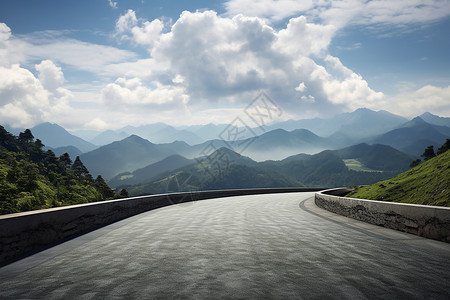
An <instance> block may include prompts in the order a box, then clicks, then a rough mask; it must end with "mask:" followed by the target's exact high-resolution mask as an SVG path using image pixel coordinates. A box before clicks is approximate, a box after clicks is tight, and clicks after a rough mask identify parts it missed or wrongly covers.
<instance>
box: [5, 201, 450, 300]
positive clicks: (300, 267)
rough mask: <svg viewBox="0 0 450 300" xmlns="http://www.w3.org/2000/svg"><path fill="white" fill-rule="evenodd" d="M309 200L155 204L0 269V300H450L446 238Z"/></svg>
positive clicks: (449, 264) (449, 248)
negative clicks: (381, 224) (385, 225)
mask: <svg viewBox="0 0 450 300" xmlns="http://www.w3.org/2000/svg"><path fill="white" fill-rule="evenodd" d="M313 195H314V194H313V193H288V194H272V195H252V196H240V197H228V198H220V199H212V200H204V201H197V202H193V203H185V204H182V205H174V206H170V207H165V208H161V209H157V210H153V211H149V212H146V213H143V214H140V215H137V216H134V217H131V218H128V219H126V220H123V221H120V222H117V223H114V224H112V225H109V226H106V227H103V228H101V229H99V230H96V231H93V232H91V233H88V234H85V235H83V236H80V237H78V238H76V239H72V240H70V241H68V242H66V243H63V244H60V245H58V246H56V247H53V248H50V249H47V250H45V251H43V252H40V253H38V254H35V255H33V256H30V257H28V258H25V259H22V260H20V261H17V262H16V263H13V264H10V265H8V266H5V267H3V268H1V269H0V298H1V299H44V298H45V299H51V298H53V299H55V298H56V299H57V298H59V299H123V298H134V299H149V298H151V299H167V298H191V299H205V298H222V299H228V298H232V299H236V298H247V299H248V298H252V299H255V298H259V299H270V298H272V299H281V298H284V299H286V298H288V299H311V298H313V299H314V298H334V299H345V298H347V299H364V298H367V299H373V298H383V299H432V298H434V299H449V298H450V245H449V244H445V243H442V242H437V241H432V240H427V239H423V238H420V237H417V236H413V235H410V234H406V233H401V232H397V231H393V230H389V229H385V228H381V227H377V226H373V225H369V224H365V223H361V222H359V221H355V220H351V219H347V218H344V217H341V216H337V215H334V214H332V213H329V212H326V211H324V210H322V209H320V208H318V207H316V206H315V205H314V203H313V199H312V197H313Z"/></svg>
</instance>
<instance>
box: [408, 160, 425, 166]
mask: <svg viewBox="0 0 450 300" xmlns="http://www.w3.org/2000/svg"><path fill="white" fill-rule="evenodd" d="M421 161H422V160H420V159H419V158H418V159H416V160H413V161H412V162H411V163H410V164H409V167H410V168H414V167H416V166H418V165H419V164H420V162H421Z"/></svg>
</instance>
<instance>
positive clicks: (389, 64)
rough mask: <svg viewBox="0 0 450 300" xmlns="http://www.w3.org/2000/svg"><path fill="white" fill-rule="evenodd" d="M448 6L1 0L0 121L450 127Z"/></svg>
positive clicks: (84, 126)
mask: <svg viewBox="0 0 450 300" xmlns="http://www.w3.org/2000/svg"><path fill="white" fill-rule="evenodd" d="M449 32H450V1H448V0H395V1H388V0H372V1H367V0H336V1H331V0H301V1H299V0H297V1H294V0H228V1H200V0H199V1H167V0H153V1H150V0H136V1H122V0H116V1H113V0H95V1H92V0H81V1H66V0H46V1H28V0H2V1H0V123H1V124H8V125H10V126H12V127H19V128H31V127H33V126H34V125H37V124H40V123H42V122H52V123H57V124H59V125H61V126H63V127H65V128H66V129H69V130H106V129H118V128H121V127H124V126H127V125H133V126H138V125H144V124H149V123H156V122H164V123H167V124H171V125H175V126H182V125H194V124H207V123H216V124H219V123H229V122H232V120H234V119H235V118H236V117H239V116H242V115H243V112H244V111H245V109H246V108H248V107H249V106H251V105H254V106H255V108H256V109H257V108H258V104H257V101H255V100H257V99H258V95H260V93H261V92H264V93H265V95H267V96H268V97H269V99H270V100H271V101H270V103H271V105H272V106H273V108H275V106H276V109H277V111H279V112H280V113H277V114H274V116H273V119H272V120H271V121H273V122H276V121H283V120H287V119H301V118H314V117H331V116H333V115H335V114H338V113H342V112H350V111H353V110H355V109H357V108H360V107H366V108H370V109H373V110H387V111H389V112H392V113H395V114H399V115H402V116H406V117H414V116H417V115H420V114H422V113H424V112H427V111H428V112H431V113H434V114H437V115H440V116H444V117H450V39H449V36H448V34H449Z"/></svg>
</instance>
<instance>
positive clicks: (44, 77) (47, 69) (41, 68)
mask: <svg viewBox="0 0 450 300" xmlns="http://www.w3.org/2000/svg"><path fill="white" fill-rule="evenodd" d="M35 68H36V70H37V71H38V72H39V81H40V82H41V84H42V85H43V86H44V88H45V89H47V90H49V91H56V89H57V88H58V87H60V86H61V85H62V84H63V83H64V74H63V72H62V71H61V68H60V67H57V66H56V65H55V64H54V63H53V62H52V61H51V60H48V59H47V60H43V61H42V62H41V63H40V64H38V65H36V66H35Z"/></svg>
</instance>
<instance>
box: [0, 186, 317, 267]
mask: <svg viewBox="0 0 450 300" xmlns="http://www.w3.org/2000/svg"><path fill="white" fill-rule="evenodd" d="M317 190H319V189H314V188H280V189H246V190H222V191H201V192H191V193H174V194H165V195H153V196H143V197H135V198H127V199H118V200H109V201H102V202H95V203H88V204H80V205H71V206H65V207H58V208H50V209H43V210H37V211H30V212H23V213H17V214H10V215H3V216H0V266H1V265H5V264H7V263H9V262H11V261H13V260H15V259H17V258H20V257H22V256H24V255H27V254H29V253H31V252H33V251H39V250H40V249H43V247H46V246H48V245H51V244H54V243H58V242H61V241H63V240H65V239H68V238H71V237H74V236H77V235H80V234H82V233H85V232H88V231H91V230H95V229H97V228H99V227H101V226H105V225H108V224H111V223H113V222H116V221H119V220H122V219H124V218H127V217H130V216H133V215H136V214H139V213H142V212H145V211H149V210H152V209H156V208H160V207H164V206H167V205H172V204H178V203H183V202H191V201H196V200H203V199H209V198H220V197H229V196H240V195H251V194H266V193H287V192H308V191H317Z"/></svg>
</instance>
